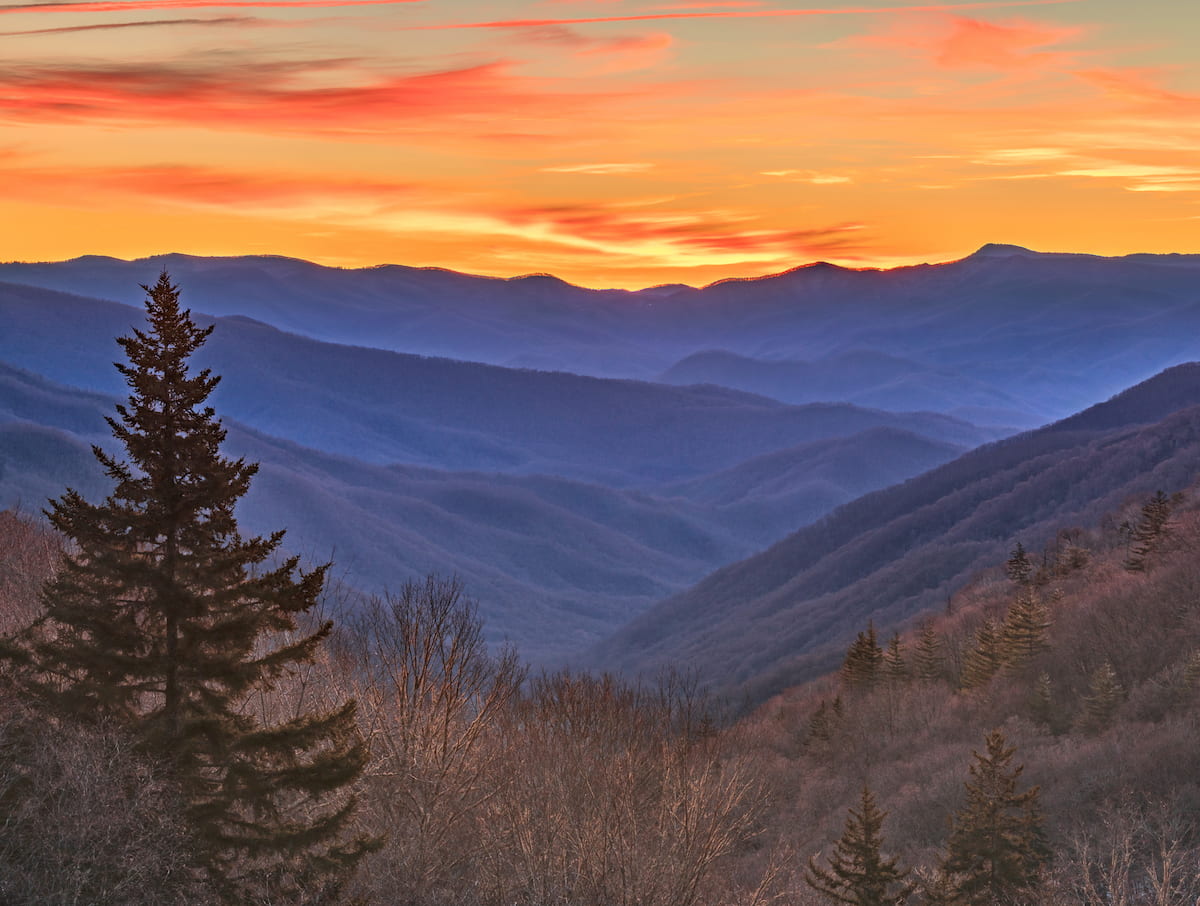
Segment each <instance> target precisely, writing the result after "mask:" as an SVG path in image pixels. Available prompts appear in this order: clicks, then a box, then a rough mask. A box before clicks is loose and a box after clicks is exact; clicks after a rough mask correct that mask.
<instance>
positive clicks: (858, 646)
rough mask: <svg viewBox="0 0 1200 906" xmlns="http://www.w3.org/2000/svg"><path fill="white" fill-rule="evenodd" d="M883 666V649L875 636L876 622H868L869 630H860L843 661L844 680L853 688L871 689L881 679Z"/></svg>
mask: <svg viewBox="0 0 1200 906" xmlns="http://www.w3.org/2000/svg"><path fill="white" fill-rule="evenodd" d="M882 666H883V649H882V648H880V647H879V643H878V641H877V640H876V638H875V624H874V623H873V622H868V623H867V631H866V632H860V633H859V634H858V637H857V638H856V639H855V640H854V643H853V644H852V645H851V646H850V650H849V651H847V652H846V659H845V661H843V662H842V671H841V672H842V682H844V683H845V684H846V686H847V687H849V688H851V689H869V688H871V687H872V686H874V685H875V683H876V682H877V681H878V680H879V676H880V668H881V667H882Z"/></svg>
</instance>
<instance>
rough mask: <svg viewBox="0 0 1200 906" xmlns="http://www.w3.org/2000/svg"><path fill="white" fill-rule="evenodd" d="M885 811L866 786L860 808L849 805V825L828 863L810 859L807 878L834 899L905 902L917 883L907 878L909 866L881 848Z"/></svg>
mask: <svg viewBox="0 0 1200 906" xmlns="http://www.w3.org/2000/svg"><path fill="white" fill-rule="evenodd" d="M886 817H887V813H886V812H881V811H880V810H879V809H878V807H877V806H876V805H875V796H874V795H873V794H872V793H871V791H870V790H869V789H868V788H867V787H865V786H864V787H863V789H862V794H861V797H860V799H859V807H858V810H857V811H855V810H854V809H853V808H851V809H850V814H849V815H848V817H847V818H846V829H845V831H844V832H843V833H842V836H841V837H840V838H839V839H838V841H837V842H836V843H835V844H834V845H833V855H831V856H830V857H829V867H828V868H827V869H826V868H821V867H820V866H819V865H817V862H816V859H815V858H812V859H809V860H808V871H807V872H805V875H804V882H805V883H806V884H807V885H808V886H809V887H811V888H813V890H816V891H817V892H819V893H821V894H823V895H824V896H826V897H828V898H829V899H830V900H832V901H833V902H835V903H847V904H851V906H897V904H900V903H903V902H905V900H907V899H908V897H909V895H910V894H911V893H912V892H913V889H914V885H913V884H909V883H906V882H905V878H907V877H908V870H907V869H904V870H902V869H900V868H899V866H898V865H897V861H896V858H895V857H894V856H893V857H892V858H890V859H885V858H884V857H883V856H882V854H881V853H880V850H881V848H882V846H883V840H882V837H881V836H880V829H881V828H882V827H883V819H884V818H886Z"/></svg>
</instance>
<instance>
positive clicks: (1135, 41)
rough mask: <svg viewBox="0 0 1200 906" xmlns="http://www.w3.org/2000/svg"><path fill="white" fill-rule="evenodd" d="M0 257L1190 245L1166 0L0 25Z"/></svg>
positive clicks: (735, 256)
mask: <svg viewBox="0 0 1200 906" xmlns="http://www.w3.org/2000/svg"><path fill="white" fill-rule="evenodd" d="M0 40H2V41H3V48H4V55H3V62H2V63H0V239H2V240H3V244H2V247H0V259H5V260H51V259H60V258H67V257H72V256H75V255H80V254H109V255H116V256H119V257H137V256H143V255H148V254H154V253H159V252H168V251H182V252H190V253H193V254H251V253H271V254H282V255H292V256H297V257H303V258H308V259H311V260H314V261H319V262H322V263H327V264H335V265H346V266H362V265H371V264H378V263H384V262H391V263H400V264H410V265H436V266H440V267H448V268H454V269H456V270H463V271H471V272H476V273H487V274H498V275H513V274H521V273H528V272H533V271H547V272H551V273H555V274H557V275H559V276H561V277H564V278H565V279H568V280H571V281H573V282H576V283H581V284H584V285H590V286H627V287H635V286H645V285H650V284H655V283H665V282H686V283H693V284H702V283H707V282H710V281H712V280H715V279H720V278H723V277H729V276H748V275H755V274H762V273H771V272H775V271H780V270H784V269H786V268H788V267H792V266H795V265H797V264H802V263H806V262H808V261H811V260H814V259H824V260H830V261H836V262H839V263H842V264H847V265H852V266H889V265H893V264H898V263H907V262H912V261H926V260H945V259H948V258H955V257H961V256H962V255H965V254H967V253H969V252H970V251H972V250H973V249H975V248H976V247H978V246H979V245H982V244H983V243H985V242H993V241H994V242H1012V243H1018V244H1022V245H1027V246H1030V247H1033V248H1037V249H1042V250H1047V251H1082V252H1095V253H1099V254H1122V253H1128V252H1135V251H1155V252H1168V251H1179V252H1200V5H1196V4H1193V3H1190V2H1189V3H1180V2H1179V0H1142V2H1139V3H1137V4H1132V3H1129V2H1128V0H1046V2H1039V0H1026V2H1007V3H1006V2H963V3H953V2H947V3H937V2H933V3H903V2H884V0H858V2H849V0H826V2H823V3H822V2H818V3H813V4H805V3H801V2H771V0H729V2H713V0H690V2H689V0H657V2H656V0H523V2H485V0H394V2H393V0H241V2H227V3H220V2H214V0H91V2H74V3H72V2H63V3H46V2H41V3H39V2H32V3H9V4H6V5H0Z"/></svg>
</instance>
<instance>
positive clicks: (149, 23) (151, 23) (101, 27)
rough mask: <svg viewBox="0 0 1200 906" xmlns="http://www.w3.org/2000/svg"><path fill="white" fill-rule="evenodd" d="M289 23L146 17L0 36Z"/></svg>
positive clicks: (250, 18) (251, 18)
mask: <svg viewBox="0 0 1200 906" xmlns="http://www.w3.org/2000/svg"><path fill="white" fill-rule="evenodd" d="M285 24H290V23H283V22H273V21H269V20H267V19H259V18H256V17H254V16H221V17H219V18H213V19H147V20H145V21H142V22H107V23H103V24H98V25H64V26H59V27H58V28H32V29H26V30H25V31H0V38H14V37H17V36H19V35H65V34H70V33H71V32H81V31H107V30H109V29H113V28H158V27H163V26H173V25H189V26H190V25H201V26H204V25H215V26H230V25H236V26H240V27H243V28H245V27H251V28H257V27H268V26H270V27H275V26H281V25H285Z"/></svg>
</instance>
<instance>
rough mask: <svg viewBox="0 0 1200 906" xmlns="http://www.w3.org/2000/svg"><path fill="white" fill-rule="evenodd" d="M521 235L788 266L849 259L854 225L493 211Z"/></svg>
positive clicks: (689, 214)
mask: <svg viewBox="0 0 1200 906" xmlns="http://www.w3.org/2000/svg"><path fill="white" fill-rule="evenodd" d="M499 216H500V217H502V219H504V220H505V221H506V222H508V223H509V224H510V225H511V226H512V227H513V228H515V229H517V230H518V231H519V232H520V233H521V234H522V235H525V236H527V237H533V236H536V237H538V238H540V239H542V240H543V241H546V242H552V243H558V244H564V245H569V246H571V247H578V248H586V249H590V250H592V251H597V252H605V253H611V254H616V255H621V256H625V257H630V258H640V259H644V260H643V263H644V262H645V260H654V261H658V262H661V263H663V264H665V265H667V266H672V267H697V266H706V265H714V264H732V263H739V262H740V263H755V262H757V263H766V262H776V263H787V262H794V261H796V260H797V259H800V260H810V259H811V258H813V257H817V256H820V255H822V254H831V253H834V252H836V253H838V254H839V255H841V256H842V257H845V258H849V257H854V256H855V255H856V254H857V253H858V252H859V251H861V248H862V236H861V231H862V230H863V229H864V226H863V225H862V224H860V223H841V224H835V225H833V226H828V227H820V228H815V229H803V230H781V229H772V228H763V227H756V226H754V224H753V221H754V215H752V214H749V213H745V212H740V211H734V210H708V211H664V212H661V213H655V214H646V213H636V212H629V211H627V210H621V209H611V208H607V207H597V206H591V205H557V206H550V207H540V208H527V209H518V210H512V211H508V212H503V213H499Z"/></svg>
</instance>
